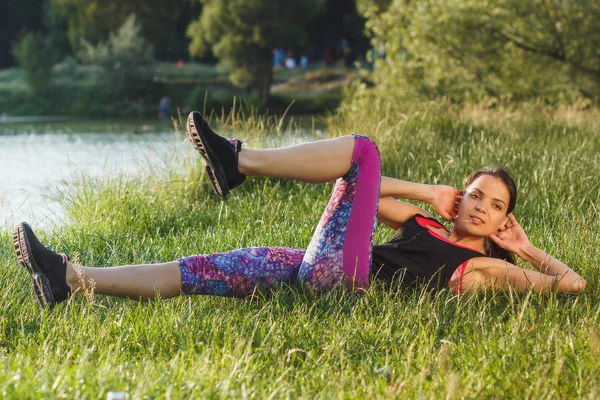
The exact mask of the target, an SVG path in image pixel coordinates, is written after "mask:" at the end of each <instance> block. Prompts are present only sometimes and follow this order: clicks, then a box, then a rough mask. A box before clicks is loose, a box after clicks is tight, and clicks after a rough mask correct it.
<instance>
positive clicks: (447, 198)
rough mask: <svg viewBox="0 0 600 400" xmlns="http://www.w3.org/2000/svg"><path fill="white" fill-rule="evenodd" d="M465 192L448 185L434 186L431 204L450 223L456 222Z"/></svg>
mask: <svg viewBox="0 0 600 400" xmlns="http://www.w3.org/2000/svg"><path fill="white" fill-rule="evenodd" d="M462 196H463V192H462V191H460V190H458V189H456V188H454V187H452V186H447V185H434V186H433V187H432V197H431V202H430V204H431V205H432V206H433V208H434V209H435V211H436V212H437V213H438V214H439V215H441V216H442V218H444V219H446V220H448V221H454V219H455V218H456V215H457V213H458V204H459V203H460V200H461V199H462Z"/></svg>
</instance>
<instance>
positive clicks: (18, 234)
mask: <svg viewBox="0 0 600 400" xmlns="http://www.w3.org/2000/svg"><path fill="white" fill-rule="evenodd" d="M13 245H14V248H15V253H16V255H17V261H18V262H19V264H21V266H22V267H23V268H25V269H26V270H27V272H29V275H31V279H32V281H33V292H34V293H35V296H36V298H37V300H38V302H39V303H40V304H41V306H42V307H44V308H49V309H52V308H53V307H54V305H55V304H56V303H60V302H61V301H65V300H66V299H68V298H69V296H70V294H71V289H70V288H69V285H67V279H66V276H67V260H68V257H67V256H66V255H65V254H58V253H56V252H54V251H52V250H50V249H48V248H47V247H45V246H44V245H42V244H41V243H40V241H39V240H38V239H37V238H36V237H35V235H34V233H33V230H32V229H31V227H30V226H29V224H27V223H26V222H22V223H21V224H19V226H17V228H16V229H15V233H14V234H13Z"/></svg>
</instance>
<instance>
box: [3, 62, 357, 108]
mask: <svg viewBox="0 0 600 400" xmlns="http://www.w3.org/2000/svg"><path fill="white" fill-rule="evenodd" d="M148 68H149V69H150V70H149V71H148V76H149V78H148V79H149V81H148V82H139V83H138V84H139V85H141V87H137V86H135V85H134V87H131V88H130V90H131V91H132V92H131V93H129V92H128V93H124V94H123V95H119V96H115V94H114V88H112V87H111V85H110V83H108V82H106V81H104V80H103V78H102V71H101V70H100V69H99V68H98V67H96V66H93V65H78V64H76V63H75V61H74V60H70V61H69V62H63V63H61V64H57V65H56V66H55V67H54V68H53V72H52V80H51V82H50V83H49V87H48V88H47V89H46V90H45V93H44V94H43V95H40V94H34V93H33V92H32V91H31V89H30V88H29V87H28V85H27V83H26V81H25V79H24V74H23V71H22V70H21V69H19V68H9V69H4V70H0V115H2V114H7V115H9V116H46V115H60V116H78V117H81V116H88V117H143V116H147V117H154V116H156V115H157V114H158V105H159V101H160V99H161V98H162V97H167V98H169V99H170V104H171V107H170V112H171V114H172V115H176V114H177V110H181V111H183V112H184V113H185V112H187V111H189V110H192V109H197V108H204V109H206V110H209V111H210V110H216V111H217V112H221V111H225V112H228V111H229V110H231V109H232V107H233V104H234V101H235V102H236V103H237V104H238V106H239V104H243V105H244V106H245V107H247V108H248V109H250V108H252V107H254V108H258V107H259V106H260V99H259V96H258V94H257V93H253V92H250V91H247V90H245V89H243V88H237V87H235V86H233V85H232V84H231V83H230V81H229V79H228V77H227V71H224V70H222V69H219V68H217V67H216V66H215V65H206V64H199V63H195V62H190V63H186V64H185V65H183V66H180V67H178V66H176V64H175V63H167V62H161V63H158V62H157V63H155V64H154V65H151V66H149V67H148ZM354 75H356V74H355V73H352V74H350V76H354ZM150 79H151V80H150ZM273 80H274V81H273V95H272V97H271V100H270V101H269V104H268V105H267V109H268V112H269V113H271V114H279V115H281V114H283V113H284V112H285V111H286V109H288V108H289V110H288V114H290V113H292V114H317V113H319V114H322V113H325V112H327V111H331V110H334V109H335V108H336V107H337V106H338V105H339V103H340V101H341V98H342V88H343V87H344V86H346V85H347V83H348V82H349V80H346V73H345V71H344V69H343V67H341V66H337V67H331V68H326V67H325V66H324V64H322V63H316V64H313V65H312V66H311V68H310V72H309V73H308V74H307V75H306V76H303V74H302V72H301V71H300V69H299V68H296V69H294V70H284V69H276V70H274V77H273ZM288 82H292V83H295V86H294V85H286V84H287V83H288ZM290 104H291V107H290Z"/></svg>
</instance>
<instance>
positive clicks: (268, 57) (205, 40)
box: [187, 0, 324, 108]
mask: <svg viewBox="0 0 600 400" xmlns="http://www.w3.org/2000/svg"><path fill="white" fill-rule="evenodd" d="M201 2H202V4H203V11H202V14H201V15H200V17H199V18H198V19H197V20H196V21H194V22H193V23H192V24H190V26H189V27H188V30H187V34H188V36H189V37H190V38H191V39H192V42H191V43H190V54H192V55H195V56H201V55H203V54H204V53H205V52H206V51H207V50H208V49H209V48H210V49H212V51H213V53H214V55H215V56H216V57H217V58H218V59H219V62H220V64H221V65H223V66H225V67H226V68H227V69H228V70H229V78H230V79H231V82H232V83H233V84H234V85H236V86H238V87H243V88H253V89H255V90H257V91H258V93H259V96H260V101H261V105H262V107H263V108H264V107H266V104H267V102H268V100H269V96H270V91H271V81H272V79H273V69H272V65H273V62H272V59H273V49H274V48H289V47H292V46H297V45H302V44H303V42H304V40H305V39H306V31H305V26H306V24H307V23H308V22H309V21H310V20H311V19H312V18H314V17H315V16H316V15H317V14H318V13H319V12H320V10H321V9H322V7H323V4H324V0H288V1H285V2H283V1H279V0H230V1H221V0H201Z"/></svg>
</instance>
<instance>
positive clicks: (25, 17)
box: [0, 0, 44, 68]
mask: <svg viewBox="0 0 600 400" xmlns="http://www.w3.org/2000/svg"><path fill="white" fill-rule="evenodd" d="M43 7H44V0H20V1H1V2H0V27H1V28H0V32H1V34H0V68H5V67H9V66H11V65H14V61H15V60H14V59H13V57H12V54H11V53H12V46H13V42H15V41H16V40H18V39H19V35H21V34H24V33H25V32H38V31H42V30H43V23H42V22H43V21H42V10H43Z"/></svg>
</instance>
